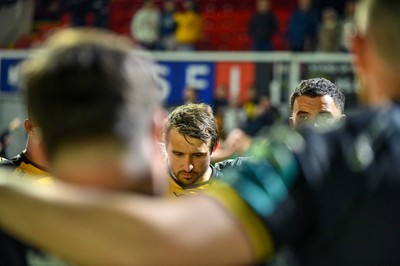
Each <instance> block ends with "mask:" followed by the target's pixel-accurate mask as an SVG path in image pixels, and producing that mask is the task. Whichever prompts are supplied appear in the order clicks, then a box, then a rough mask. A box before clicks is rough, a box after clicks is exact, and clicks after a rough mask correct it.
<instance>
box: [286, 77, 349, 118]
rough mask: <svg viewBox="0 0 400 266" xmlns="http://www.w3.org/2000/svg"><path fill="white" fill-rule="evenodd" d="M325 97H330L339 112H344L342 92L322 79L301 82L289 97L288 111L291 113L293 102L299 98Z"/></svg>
mask: <svg viewBox="0 0 400 266" xmlns="http://www.w3.org/2000/svg"><path fill="white" fill-rule="evenodd" d="M325 95H329V96H331V97H332V99H333V100H334V101H335V104H336V106H337V107H338V108H339V110H340V111H341V112H342V113H343V112H344V104H345V100H346V98H345V96H344V94H343V92H342V91H341V90H340V89H339V88H338V87H337V86H336V85H335V84H334V83H332V82H330V81H329V80H327V79H324V78H313V79H307V80H302V81H301V82H300V83H299V85H298V86H297V87H296V89H295V90H294V92H293V93H292V95H291V96H290V110H292V111H293V105H294V101H295V100H296V98H297V97H299V96H307V97H311V98H314V97H321V96H325Z"/></svg>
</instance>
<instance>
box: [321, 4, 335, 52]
mask: <svg viewBox="0 0 400 266" xmlns="http://www.w3.org/2000/svg"><path fill="white" fill-rule="evenodd" d="M317 49H318V51H321V52H339V50H340V23H339V20H338V15H337V12H336V10H335V9H334V8H331V7H327V8H325V9H324V10H323V11H322V21H321V23H320V25H319V29H318V45H317Z"/></svg>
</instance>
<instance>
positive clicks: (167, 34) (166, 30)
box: [157, 0, 176, 51]
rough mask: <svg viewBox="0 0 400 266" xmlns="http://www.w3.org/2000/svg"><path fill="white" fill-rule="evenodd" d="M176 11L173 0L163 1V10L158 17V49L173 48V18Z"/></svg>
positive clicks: (174, 26)
mask: <svg viewBox="0 0 400 266" xmlns="http://www.w3.org/2000/svg"><path fill="white" fill-rule="evenodd" d="M175 12H176V8H175V2H174V0H166V1H164V3H163V10H162V13H161V18H160V38H159V41H158V47H157V49H158V50H169V51H171V50H175V49H176V40H175V30H176V22H175V19H174V16H175Z"/></svg>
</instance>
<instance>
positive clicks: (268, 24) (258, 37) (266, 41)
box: [249, 0, 278, 51]
mask: <svg viewBox="0 0 400 266" xmlns="http://www.w3.org/2000/svg"><path fill="white" fill-rule="evenodd" d="M256 7H257V13H256V14H255V15H254V16H253V17H252V18H251V20H250V23H249V35H250V37H251V38H252V39H253V50H254V51H271V50H273V45H272V36H273V35H274V34H275V33H276V32H277V30H278V23H277V21H276V18H275V15H274V13H273V12H272V10H271V2H270V0H258V1H257V3H256Z"/></svg>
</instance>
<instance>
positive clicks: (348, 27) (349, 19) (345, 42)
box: [340, 0, 356, 52]
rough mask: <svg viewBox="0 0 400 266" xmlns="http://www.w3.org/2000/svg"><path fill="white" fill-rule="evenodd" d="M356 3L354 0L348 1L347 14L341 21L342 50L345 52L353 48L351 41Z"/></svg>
mask: <svg viewBox="0 0 400 266" xmlns="http://www.w3.org/2000/svg"><path fill="white" fill-rule="evenodd" d="M355 5H356V4H355V1H354V0H349V1H347V3H346V7H345V15H344V18H343V20H342V22H341V39H340V50H341V51H343V52H349V51H350V48H351V47H350V43H351V38H352V35H353V33H354V28H355V22H354V12H355Z"/></svg>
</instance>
